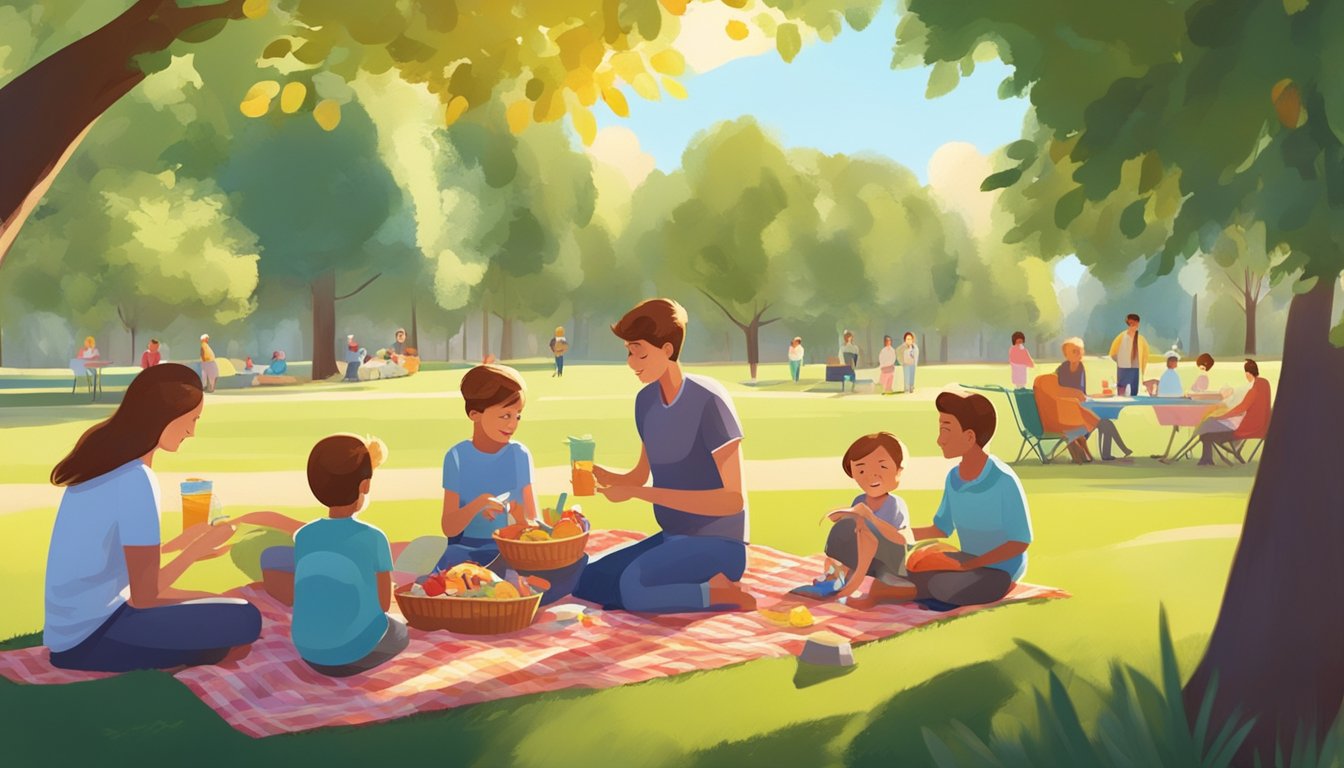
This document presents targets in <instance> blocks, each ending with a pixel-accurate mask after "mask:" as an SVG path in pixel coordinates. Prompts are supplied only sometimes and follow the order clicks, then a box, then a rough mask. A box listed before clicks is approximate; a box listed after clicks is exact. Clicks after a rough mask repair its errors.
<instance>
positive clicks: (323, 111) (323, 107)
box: [313, 99, 341, 131]
mask: <svg viewBox="0 0 1344 768" xmlns="http://www.w3.org/2000/svg"><path fill="white" fill-rule="evenodd" d="M313 119H314V120H316V121H317V124H318V125H320V126H322V130H324V131H334V130H336V126H338V125H340V124H341V105H340V102H337V101H333V100H331V99H323V100H322V101H320V102H318V104H317V106H316V107H313Z"/></svg>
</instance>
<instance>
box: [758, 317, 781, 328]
mask: <svg viewBox="0 0 1344 768" xmlns="http://www.w3.org/2000/svg"><path fill="white" fill-rule="evenodd" d="M779 320H780V318H778V317H772V318H770V319H769V320H762V321H760V322H759V323H757V324H756V327H757V328H764V327H765V326H767V325H769V324H771V323H777V322H779Z"/></svg>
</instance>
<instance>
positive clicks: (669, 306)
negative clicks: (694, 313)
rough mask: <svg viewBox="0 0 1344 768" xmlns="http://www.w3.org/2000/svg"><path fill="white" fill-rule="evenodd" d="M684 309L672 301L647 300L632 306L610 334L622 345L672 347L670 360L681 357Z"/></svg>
mask: <svg viewBox="0 0 1344 768" xmlns="http://www.w3.org/2000/svg"><path fill="white" fill-rule="evenodd" d="M687 322H688V319H687V317H686V309H685V307H682V306H681V305H680V304H678V303H677V302H675V301H673V300H672V299H648V300H645V301H641V302H640V303H639V304H636V305H635V308H634V309H632V310H630V311H629V312H626V313H625V317H622V318H621V319H620V321H619V322H617V323H616V324H615V325H613V326H611V332H612V333H614V334H616V336H617V337H618V338H620V339H621V340H622V341H643V342H647V343H649V344H652V345H653V346H655V347H662V346H663V345H664V344H671V345H672V355H671V359H672V360H676V359H677V358H679V357H681V345H682V344H683V343H684V342H685V341H686V323H687Z"/></svg>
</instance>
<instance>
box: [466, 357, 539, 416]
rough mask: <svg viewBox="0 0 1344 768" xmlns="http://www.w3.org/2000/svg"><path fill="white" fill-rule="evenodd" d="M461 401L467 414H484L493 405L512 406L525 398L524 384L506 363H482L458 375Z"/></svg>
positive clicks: (525, 388) (525, 387) (525, 389)
mask: <svg viewBox="0 0 1344 768" xmlns="http://www.w3.org/2000/svg"><path fill="white" fill-rule="evenodd" d="M461 390H462V401H463V407H464V408H465V409H466V412H467V415H468V416H470V415H471V414H472V413H473V412H474V413H485V409H486V408H491V407H494V406H496V405H513V404H514V403H518V402H522V401H523V400H524V399H525V398H526V397H527V385H526V384H524V383H523V377H522V376H520V375H519V374H518V372H517V371H515V370H514V369H512V368H510V367H508V366H507V365H495V364H494V363H486V364H483V365H478V366H476V367H475V368H472V369H471V370H470V371H467V375H466V376H463V377H462V384H461Z"/></svg>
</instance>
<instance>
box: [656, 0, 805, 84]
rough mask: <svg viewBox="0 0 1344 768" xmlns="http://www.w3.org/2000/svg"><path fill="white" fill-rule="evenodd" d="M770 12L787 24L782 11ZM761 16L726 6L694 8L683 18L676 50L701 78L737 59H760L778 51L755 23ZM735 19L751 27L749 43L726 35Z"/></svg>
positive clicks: (707, 5)
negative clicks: (770, 52) (754, 18)
mask: <svg viewBox="0 0 1344 768" xmlns="http://www.w3.org/2000/svg"><path fill="white" fill-rule="evenodd" d="M770 12H771V15H774V16H776V17H777V20H779V21H783V20H784V16H783V14H781V13H779V11H776V10H774V9H770ZM759 13H761V10H760V9H759V8H756V9H752V11H751V12H747V11H744V10H739V9H735V8H729V7H728V6H726V5H723V4H722V3H695V4H692V5H690V6H688V7H687V8H686V13H685V14H683V15H682V17H681V32H680V34H678V36H677V42H676V48H677V50H679V51H681V52H682V55H684V56H685V57H686V65H687V66H688V67H690V68H691V70H692V71H693V72H697V73H701V74H703V73H705V72H708V71H710V70H711V69H714V68H716V67H721V66H723V65H724V64H727V63H728V62H730V61H732V60H734V59H742V58H746V57H748V56H759V55H761V54H762V53H765V52H766V51H770V50H773V49H774V47H775V41H774V40H773V39H771V38H769V37H767V36H766V34H765V33H764V32H762V31H761V30H760V29H759V28H757V26H756V25H755V24H754V23H753V22H752V21H751V19H752V17H753V16H755V15H757V14H759ZM734 19H736V20H738V21H741V22H744V23H745V24H746V25H747V30H748V34H747V38H746V39H745V40H734V39H732V38H730V37H728V33H727V32H725V31H724V28H725V27H727V26H728V22H729V21H732V20H734Z"/></svg>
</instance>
